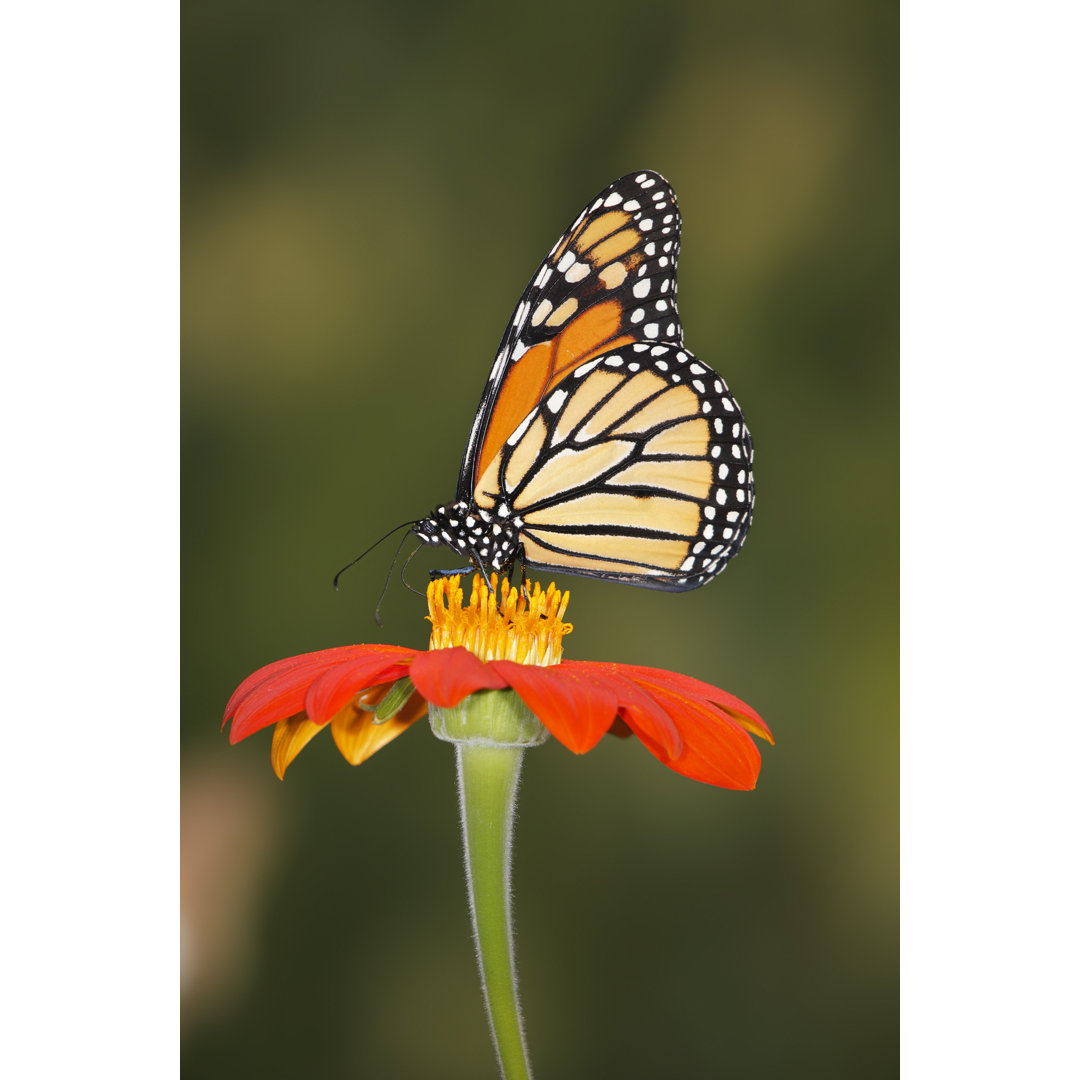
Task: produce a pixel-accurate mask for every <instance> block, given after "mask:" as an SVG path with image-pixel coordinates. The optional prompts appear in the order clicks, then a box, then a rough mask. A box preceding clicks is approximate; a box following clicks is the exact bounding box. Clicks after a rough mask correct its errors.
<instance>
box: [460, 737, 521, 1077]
mask: <svg viewBox="0 0 1080 1080" xmlns="http://www.w3.org/2000/svg"><path fill="white" fill-rule="evenodd" d="M454 749H455V750H456V751H457V775H458V795H459V798H460V803H461V827H462V831H463V833H464V838H465V876H466V878H467V879H468V885H469V909H470V911H471V912H472V924H473V936H474V937H475V939H476V952H477V959H478V960H479V963H480V981H481V983H482V984H483V990H484V1003H485V1004H486V1006H487V1013H488V1020H489V1021H490V1024H491V1037H492V1039H493V1040H494V1042H495V1052H496V1055H497V1056H498V1059H499V1065H500V1067H501V1069H502V1075H503V1077H504V1080H529V1078H530V1076H531V1075H532V1074H531V1073H530V1071H529V1057H528V1053H527V1051H526V1049H525V1029H524V1025H523V1021H522V1016H521V1007H520V1006H519V1004H518V993H517V978H516V975H515V971H514V935H513V926H512V924H511V919H510V851H511V845H512V842H513V831H514V802H515V799H516V796H517V785H518V779H519V777H520V776H521V759H522V754H523V753H524V747H523V746H520V745H519V746H506V745H492V744H491V743H487V744H486V745H485V744H484V743H480V742H458V743H456V744H455V746H454Z"/></svg>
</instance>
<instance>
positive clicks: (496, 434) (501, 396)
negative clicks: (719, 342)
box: [413, 172, 754, 592]
mask: <svg viewBox="0 0 1080 1080" xmlns="http://www.w3.org/2000/svg"><path fill="white" fill-rule="evenodd" d="M679 230H680V220H679V214H678V209H677V207H676V205H675V195H674V192H673V191H672V190H671V188H670V186H669V185H668V184H667V182H666V181H665V180H664V179H663V177H661V176H660V175H659V174H658V173H653V172H642V173H637V174H629V175H627V176H624V177H622V178H621V179H620V180H617V181H615V183H613V184H611V185H609V186H608V187H607V188H605V189H604V190H603V191H602V192H600V193H599V195H597V196H596V197H595V199H594V200H593V201H592V202H591V203H590V205H589V206H588V207H587V208H586V209H585V210H584V211H582V213H581V215H579V217H578V218H577V220H576V221H575V222H574V223H573V224H572V225H571V226H570V228H569V229H568V230H567V231H566V233H564V234H563V236H562V237H561V238H560V240H559V242H558V243H557V244H556V245H555V247H554V248H552V250H551V252H550V253H549V254H548V256H547V257H546V258H545V260H544V261H543V262H542V263H541V265H540V267H539V268H538V270H537V271H536V273H535V274H534V276H533V279H532V281H531V282H530V284H529V286H528V287H527V288H526V290H525V292H524V294H523V296H522V298H521V300H520V301H519V303H518V306H517V308H516V310H515V312H514V316H513V318H512V319H511V321H510V324H509V325H508V326H507V329H506V332H505V333H504V335H503V340H502V342H501V344H500V346H499V350H498V352H497V353H496V357H495V363H494V365H493V367H492V372H491V375H490V376H489V379H488V383H487V386H486V387H485V390H484V394H483V396H482V397H481V400H480V405H479V408H478V409H477V414H476V419H475V421H474V422H473V426H472V429H471V431H470V434H469V440H468V443H467V445H466V449H465V455H464V459H463V461H462V466H461V471H460V474H459V479H458V489H457V496H456V499H455V500H454V502H452V503H448V504H444V505H443V506H440V507H437V508H436V509H435V510H434V511H433V512H432V513H431V514H430V515H429V516H428V517H427V518H425V519H423V520H422V521H420V522H418V523H417V525H416V526H415V527H414V529H413V531H414V532H415V533H416V534H417V536H419V538H420V539H421V540H422V541H423V542H424V543H427V544H445V545H447V546H449V547H451V548H453V549H454V550H455V551H457V552H458V553H459V554H461V555H462V556H464V557H467V558H469V559H470V560H471V561H473V562H474V563H478V564H480V565H482V566H486V567H491V568H492V569H494V570H501V569H504V568H506V567H508V566H512V564H513V563H515V562H517V561H522V562H525V563H526V564H527V565H529V566H530V567H533V568H537V569H545V570H551V571H556V572H565V573H571V574H578V575H582V576H586V577H598V578H603V579H606V580H611V581H619V582H624V583H627V584H633V585H643V586H647V587H651V588H659V589H666V590H669V591H674V592H681V591H685V590H687V589H693V588H696V587H698V586H699V585H702V584H704V583H705V582H706V581H708V580H710V579H711V578H712V577H715V575H716V574H718V573H719V572H720V571H721V570H722V569H723V568H724V566H725V565H726V564H727V562H728V561H729V560H730V559H731V558H732V556H734V555H735V554H736V553H737V552H738V550H739V549H740V547H741V546H742V543H743V541H744V540H745V538H746V534H747V531H748V530H749V527H750V520H751V516H752V511H753V500H754V486H753V474H752V472H751V464H752V459H753V443H752V441H751V439H750V435H749V432H748V431H747V430H746V425H745V421H744V420H743V416H742V412H741V410H740V409H739V407H738V405H737V403H736V402H735V399H734V398H733V397H732V395H731V393H730V391H729V390H728V388H727V385H726V384H725V383H724V381H723V379H721V378H720V376H719V375H718V374H717V373H716V372H715V371H713V370H712V369H711V368H709V367H708V366H707V365H705V364H704V363H702V362H701V361H700V360H699V359H698V358H697V357H695V356H694V355H693V354H692V353H691V352H690V351H689V350H688V349H686V348H685V346H684V345H683V344H682V326H681V323H680V321H679V317H678V312H677V309H676V305H675V293H676V284H675V265H676V260H677V257H678V250H679Z"/></svg>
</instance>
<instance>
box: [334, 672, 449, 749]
mask: <svg viewBox="0 0 1080 1080" xmlns="http://www.w3.org/2000/svg"><path fill="white" fill-rule="evenodd" d="M387 689H389V687H388V688H387ZM382 696H385V694H383V695H380V697H382ZM426 712H427V702H426V701H425V700H424V699H423V698H422V697H421V696H420V695H419V694H413V695H412V697H410V698H409V700H408V701H407V702H406V703H405V706H404V708H402V710H401V711H400V712H399V713H398V714H397V715H396V716H394V717H391V719H389V720H387V721H385V722H384V723H382V724H376V723H375V714H374V713H371V712H367V711H365V710H364V709H358V708H356V707H355V706H354V705H352V704H349V705H346V706H345V708H343V709H342V710H341V711H340V712H339V713H338V714H337V715H336V716H335V717H334V718H333V720H331V721H330V733H331V734H332V735H333V736H334V742H335V743H337V748H338V749H339V750H340V751H341V755H342V757H344V758H345V760H346V761H347V762H348V763H349V764H350V765H359V764H360V763H361V762H363V761H367V759H368V758H369V757H371V755H372V754H374V753H375V751H376V750H379V749H381V748H382V747H384V746H385V745H386V744H387V743H388V742H390V741H391V740H392V739H396V738H397V737H398V736H399V735H400V734H401V733H402V732H403V731H404V730H405V729H406V728H408V727H410V726H411V725H412V724H414V723H416V721H417V720H419V719H420V717H421V716H423V715H424V714H425V713H426Z"/></svg>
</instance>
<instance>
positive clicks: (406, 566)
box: [401, 544, 427, 599]
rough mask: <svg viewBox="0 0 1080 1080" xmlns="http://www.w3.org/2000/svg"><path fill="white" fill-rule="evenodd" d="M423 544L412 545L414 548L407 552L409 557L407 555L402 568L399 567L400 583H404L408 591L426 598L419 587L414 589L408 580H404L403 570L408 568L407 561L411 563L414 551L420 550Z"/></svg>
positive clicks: (425, 594)
mask: <svg viewBox="0 0 1080 1080" xmlns="http://www.w3.org/2000/svg"><path fill="white" fill-rule="evenodd" d="M423 546H424V545H423V544H417V546H416V547H414V548H413V549H412V551H411V552H410V553H409V557H408V558H407V559H406V560H405V565H404V566H402V568H401V584H402V585H404V586H405V588H406V589H408V590H409V592H411V593H416V595H417V596H423V597H424V598H425V599H426V598H427V593H422V592H421V591H420V590H419V589H414V588H413V587H412V586H411V585H410V584H409V583H408V582H407V581H406V580H405V571H406V570H408V569H409V563H411V562H412V561H413V556H414V555H415V554H416V553H417V552H418V551H419V550H420V549H421V548H422V547H423Z"/></svg>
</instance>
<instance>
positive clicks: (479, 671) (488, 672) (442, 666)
mask: <svg viewBox="0 0 1080 1080" xmlns="http://www.w3.org/2000/svg"><path fill="white" fill-rule="evenodd" d="M408 674H409V678H410V679H412V681H413V685H414V686H415V687H416V689H417V690H419V691H420V693H421V694H423V695H424V697H425V698H427V700H428V701H429V702H431V704H432V705H438V706H439V707H440V708H443V709H448V708H450V707H451V706H453V705H457V704H458V702H460V701H461V700H462V698H465V697H467V696H468V695H469V694H472V693H474V692H475V691H477V690H505V689H506V686H507V682H506V680H505V679H504V678H502V677H501V676H500V675H499V674H497V672H496V670H495V665H494V664H485V663H484V662H483V660H481V659H480V658H479V657H477V656H474V655H473V654H472V653H471V652H469V650H468V649H466V648H464V647H463V646H461V645H455V646H454V647H453V648H452V649H435V650H433V651H432V652H422V653H417V654H416V656H415V657H414V658H413V662H412V664H411V665H410V667H409V672H408Z"/></svg>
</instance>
